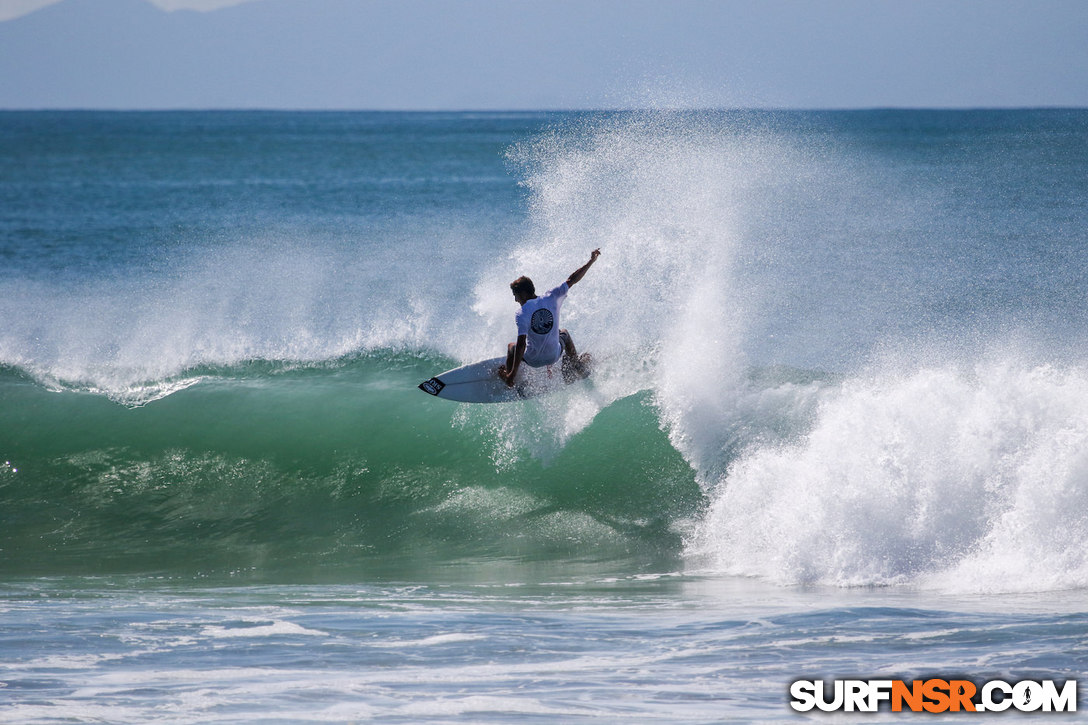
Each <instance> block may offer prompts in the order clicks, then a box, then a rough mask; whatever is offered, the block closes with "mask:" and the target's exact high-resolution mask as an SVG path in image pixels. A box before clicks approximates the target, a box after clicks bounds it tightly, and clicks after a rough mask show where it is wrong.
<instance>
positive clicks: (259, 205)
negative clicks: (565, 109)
mask: <svg viewBox="0 0 1088 725" xmlns="http://www.w3.org/2000/svg"><path fill="white" fill-rule="evenodd" d="M595 248H600V250H601V257H600V259H599V261H598V262H597V263H596V265H594V266H593V268H592V269H591V270H590V271H589V272H588V274H587V275H586V277H585V279H584V280H583V281H582V282H581V283H579V284H578V285H577V286H576V287H575V288H573V290H572V291H571V293H570V295H569V297H568V299H567V302H566V304H565V306H564V308H563V318H562V324H563V326H564V327H566V328H567V329H569V330H570V331H571V334H572V336H573V338H574V340H575V343H576V344H577V345H578V347H579V349H580V350H584V351H589V352H591V353H592V354H593V355H594V358H595V361H596V362H595V369H594V374H593V376H592V378H591V379H590V380H589V381H586V382H580V383H577V384H573V385H571V386H569V387H567V388H566V389H564V390H562V391H560V392H558V393H556V394H554V395H549V396H545V397H542V398H537V399H532V400H526V401H520V402H515V403H508V404H497V405H468V404H456V403H450V402H448V401H444V400H440V399H437V398H433V397H431V396H429V395H426V394H424V393H423V392H421V391H420V390H418V389H417V387H416V386H417V385H418V384H419V383H420V382H422V381H423V380H426V379H427V378H429V377H431V376H432V375H434V374H437V373H439V372H441V371H443V370H446V369H449V368H452V367H455V366H458V365H461V364H466V363H469V362H474V361H476V360H480V359H483V358H487V357H494V356H497V355H500V354H502V353H503V352H504V351H505V348H506V344H507V343H508V342H510V341H512V340H513V337H514V335H515V329H514V312H515V309H516V306H515V303H514V302H513V299H512V297H511V295H510V291H509V287H508V285H509V282H510V281H511V280H513V279H514V278H515V277H517V276H519V275H522V274H526V275H529V276H530V277H532V278H533V279H534V280H535V281H536V283H537V286H538V289H539V288H544V289H546V288H548V287H550V286H553V285H556V284H559V283H560V282H561V281H563V280H564V279H566V277H567V275H569V274H570V273H571V272H573V271H574V270H575V269H577V268H578V267H579V266H581V265H582V264H583V263H585V261H586V260H587V259H588V258H589V253H590V252H591V251H592V250H593V249H595ZM0 263H2V269H3V274H2V276H0V722H3V723H54V722H95V723H107V722H108V723H150V722H164V723H209V722H227V723H257V722H298V723H309V722H360V721H371V720H375V721H384V722H406V723H407V722H444V723H466V722H473V723H476V722H548V723H553V722H564V723H581V722H649V721H653V722H659V721H660V722H677V723H697V722H705V723H710V722H715V723H718V722H729V723H746V722H778V721H801V720H808V719H826V718H828V717H830V718H832V719H835V716H834V715H818V714H816V713H817V711H812V712H808V713H805V712H799V711H796V710H795V709H793V708H792V707H791V705H790V702H791V689H790V688H791V683H793V682H794V681H797V680H824V681H826V682H828V683H830V682H831V681H832V680H835V679H849V678H855V679H856V678H861V679H882V680H904V681H912V680H916V679H926V678H944V679H955V678H959V679H968V680H971V681H973V682H976V683H980V684H981V683H985V682H988V681H993V680H1003V681H1008V682H1017V681H1022V680H1027V679H1031V680H1055V681H1058V682H1064V681H1066V680H1068V679H1077V678H1080V677H1081V676H1082V675H1083V673H1084V672H1085V671H1086V670H1088V600H1086V596H1085V595H1086V592H1088V353H1086V352H1085V351H1086V350H1088V314H1086V313H1085V310H1086V308H1088V295H1086V280H1088V111H1083V110H1058V109H1053V110H974V111H966V110H965V111H924V110H871V111H826V112H800V111H796V112H793V111H789V112H787V111H782V112H771V111H674V110H647V111H626V112H607V113H606V112H599V113H590V112H582V113H575V112H570V113H406V114H399V113H308V112H306V113H304V112H282V113H281V112H161V113H159V112H156V113H142V112H141V113H137V112H3V113H0ZM829 686H830V685H829ZM1081 687H1082V688H1083V685H1082V686H1081ZM842 717H845V718H848V719H849V720H850V721H851V722H860V721H871V720H873V719H874V718H875V719H877V720H882V721H883V720H901V719H910V718H909V717H908V716H905V715H904V714H903V713H898V712H892V711H891V710H890V709H889V708H888V706H887V705H885V706H884V707H883V708H882V709H881V711H880V712H878V713H870V714H869V715H867V716H862V715H858V714H854V715H842ZM975 717H977V716H971V715H965V714H964V713H959V712H951V711H950V712H946V713H944V714H943V715H941V714H931V715H927V716H926V719H927V722H946V721H947V722H957V721H961V720H963V719H974V718H975ZM1005 717H1006V719H1008V718H1013V719H1030V718H1033V717H1040V715H1039V714H1038V713H1021V714H1020V716H1019V718H1018V717H1017V713H1016V712H1009V713H1006V715H1005ZM1046 717H1047V720H1048V721H1051V720H1052V721H1055V722H1062V721H1066V720H1068V719H1070V718H1075V717H1076V715H1075V714H1060V713H1052V714H1048V715H1047V716H1046ZM859 718H861V719H859ZM983 719H984V718H983Z"/></svg>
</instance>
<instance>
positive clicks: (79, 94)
mask: <svg viewBox="0 0 1088 725" xmlns="http://www.w3.org/2000/svg"><path fill="white" fill-rule="evenodd" d="M50 3H52V4H50ZM41 5H48V7H45V8H44V9H40V10H38V11H36V12H29V14H26V13H27V12H28V11H30V10H33V9H34V8H35V7H36V6H41ZM186 10H190V11H186ZM191 10H201V11H203V12H191ZM168 11H169V12H168ZM20 13H23V14H20ZM5 17H6V18H9V19H7V20H6V21H3V22H0V108H330V109H340V108H347V109H356V108H357V109H406V110H443V109H456V110H462V109H535V108H541V109H550V108H602V107H630V106H704V107H705V106H716V107H763V108H767V107H772V108H868V107H960V108H963V107H1021V106H1088V0H1030V1H1029V0H1004V1H1002V0H743V1H739V0H671V1H667V0H247V1H245V2H241V1H240V0H154V3H151V2H148V0H61V1H60V2H57V1H56V0H0V18H5Z"/></svg>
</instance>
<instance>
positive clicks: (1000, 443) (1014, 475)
mask: <svg viewBox="0 0 1088 725" xmlns="http://www.w3.org/2000/svg"><path fill="white" fill-rule="evenodd" d="M1086 512H1088V370H1086V369H1083V368H1077V367H1071V368H1067V369H1058V368H1055V367H1051V366H1038V367H1024V366H1018V365H1016V364H1013V363H1009V362H1006V363H995V364H978V365H976V366H974V369H971V370H961V369H958V368H955V367H951V366H949V367H932V368H923V369H919V370H916V371H914V372H911V373H909V374H905V375H898V376H885V377H874V378H872V379H861V378H857V379H853V380H850V381H847V382H845V383H844V384H843V385H842V386H841V387H840V388H838V389H835V390H833V391H830V392H828V393H827V394H826V396H825V397H824V399H823V400H822V402H821V404H820V406H819V409H818V411H817V414H816V418H815V421H814V423H813V426H812V428H811V430H810V431H809V432H808V433H806V434H805V435H804V436H802V437H801V438H799V439H797V440H795V441H792V442H790V443H787V444H783V445H773V446H756V447H753V448H750V449H749V450H748V451H747V452H746V453H745V454H743V455H742V456H740V457H739V458H738V459H737V460H736V461H734V462H733V463H732V464H731V465H730V467H729V472H728V474H727V476H726V477H725V478H724V479H723V480H722V481H721V482H720V484H719V486H718V487H717V489H716V491H715V492H714V493H713V500H712V502H711V506H710V509H709V511H708V513H707V516H706V518H705V520H704V521H703V522H702V524H701V526H700V529H699V531H698V532H697V534H695V535H694V537H693V538H692V541H691V542H690V544H689V551H690V552H691V553H692V554H695V555H698V556H702V557H707V558H708V559H709V560H710V561H711V562H712V563H713V565H714V566H715V567H716V568H718V569H720V570H721V571H724V572H728V573H731V574H738V575H745V576H756V577H761V578H766V579H769V580H772V581H775V582H779V583H783V584H831V585H838V586H858V585H862V586H864V585H897V584H909V585H914V586H922V587H934V588H938V589H942V590H948V591H964V592H990V591H994V592H996V591H1003V592H1004V591H1040V590H1051V589H1067V588H1081V587H1085V586H1088V515H1086Z"/></svg>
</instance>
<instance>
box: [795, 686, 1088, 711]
mask: <svg viewBox="0 0 1088 725" xmlns="http://www.w3.org/2000/svg"><path fill="white" fill-rule="evenodd" d="M790 697H791V698H792V699H791V700H790V707H792V708H793V709H794V710H796V711H798V712H809V711H810V710H812V709H813V708H815V709H817V710H822V711H824V712H836V711H839V712H877V711H878V710H879V709H880V708H881V705H882V704H883V703H887V705H888V706H889V707H890V708H891V711H892V712H903V711H908V712H933V713H938V712H1004V711H1005V710H1010V709H1011V710H1017V711H1020V712H1076V711H1077V681H1076V680H1066V681H1065V682H1064V683H1062V685H1061V686H1059V685H1058V684H1057V682H1056V681H1054V680H1020V681H1019V682H1005V681H1003V680H990V681H989V682H985V683H983V684H982V685H981V686H979V685H976V684H975V683H974V682H972V681H970V680H942V679H929V680H912V681H910V682H905V681H903V680H833V681H832V682H828V683H825V682H824V681H823V680H797V681H796V682H794V683H793V684H792V685H790Z"/></svg>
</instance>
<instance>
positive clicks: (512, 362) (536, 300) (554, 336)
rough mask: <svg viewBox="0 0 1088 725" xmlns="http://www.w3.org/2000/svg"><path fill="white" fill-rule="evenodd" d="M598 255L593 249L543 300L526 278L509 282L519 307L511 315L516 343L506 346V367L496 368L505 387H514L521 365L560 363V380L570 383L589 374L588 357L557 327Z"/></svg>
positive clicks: (567, 333)
mask: <svg viewBox="0 0 1088 725" xmlns="http://www.w3.org/2000/svg"><path fill="white" fill-rule="evenodd" d="M599 256H601V250H600V249H594V250H593V252H592V253H591V254H590V255H589V261H588V262H586V263H585V264H583V265H582V266H581V267H579V268H578V269H576V270H575V271H574V272H573V273H571V275H570V276H569V277H567V281H566V282H564V283H563V284H561V285H559V286H558V287H556V288H555V289H551V290H548V291H547V292H546V293H545V294H544V296H543V297H537V296H536V287H534V286H533V281H532V280H531V279H529V278H528V277H524V276H522V277H518V278H517V279H515V280H514V281H513V282H511V283H510V290H511V291H512V292H513V293H514V300H515V301H516V302H517V303H518V304H519V305H521V309H520V310H518V312H517V314H516V315H515V316H514V319H515V321H516V322H517V326H518V340H517V342H511V343H510V344H509V345H507V346H506V364H505V365H500V366H499V377H500V378H501V379H502V380H503V382H505V383H506V384H507V385H508V386H510V387H513V386H514V379H515V378H516V377H517V374H518V368H519V367H520V366H521V364H522V363H523V362H524V363H525V364H526V365H528V366H529V367H533V368H540V367H545V366H547V365H552V364H554V363H555V362H556V361H558V360H559V359H560V358H562V360H563V379H564V380H566V381H567V382H572V381H574V380H578V379H580V378H584V377H586V376H587V375H589V355H588V354H585V355H581V356H579V355H578V351H577V350H576V349H575V347H574V340H573V339H571V336H570V333H569V332H567V331H566V330H563V329H560V327H559V308H560V307H561V306H562V304H563V300H564V299H565V298H566V296H567V292H568V291H569V290H570V288H571V287H573V286H574V285H576V284H578V282H579V280H581V279H582V277H585V276H586V272H587V271H589V268H590V267H591V266H593V263H594V262H596V261H597V257H599Z"/></svg>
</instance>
